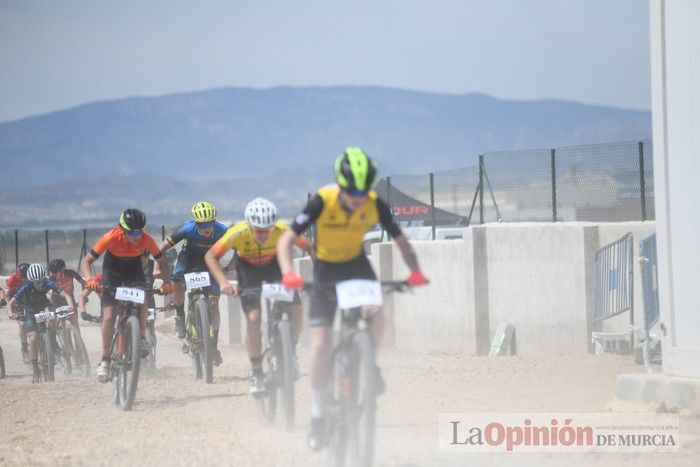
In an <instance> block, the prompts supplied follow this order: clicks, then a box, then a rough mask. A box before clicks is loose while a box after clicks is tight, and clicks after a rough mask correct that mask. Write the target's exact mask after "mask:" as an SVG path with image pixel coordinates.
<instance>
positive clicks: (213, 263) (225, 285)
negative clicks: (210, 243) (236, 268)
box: [204, 248, 238, 295]
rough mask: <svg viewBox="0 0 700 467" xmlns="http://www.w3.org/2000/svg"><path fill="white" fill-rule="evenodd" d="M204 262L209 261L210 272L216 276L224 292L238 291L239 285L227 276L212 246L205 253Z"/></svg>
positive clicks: (215, 278)
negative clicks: (231, 281) (230, 280)
mask: <svg viewBox="0 0 700 467" xmlns="http://www.w3.org/2000/svg"><path fill="white" fill-rule="evenodd" d="M204 262H205V263H207V267H208V268H209V273H210V274H211V275H212V276H214V280H215V281H216V283H217V284H219V287H221V292H222V293H225V294H227V295H228V294H236V293H238V290H237V287H236V286H234V285H233V284H231V283H230V282H229V281H228V277H226V274H225V273H224V269H223V268H222V267H221V264H220V263H219V258H217V257H216V254H215V253H214V251H213V250H212V249H211V248H210V249H209V251H207V253H206V254H205V255H204Z"/></svg>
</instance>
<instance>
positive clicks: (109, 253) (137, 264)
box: [90, 226, 161, 271]
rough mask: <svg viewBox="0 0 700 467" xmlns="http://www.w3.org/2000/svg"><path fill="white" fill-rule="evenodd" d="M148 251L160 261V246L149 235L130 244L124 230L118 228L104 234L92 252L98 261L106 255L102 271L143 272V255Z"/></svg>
mask: <svg viewBox="0 0 700 467" xmlns="http://www.w3.org/2000/svg"><path fill="white" fill-rule="evenodd" d="M145 251H148V252H149V253H151V255H152V256H153V257H154V258H155V259H158V258H160V257H161V253H160V249H159V248H158V244H157V243H156V241H155V240H154V239H153V237H151V236H150V235H149V234H148V233H146V232H143V233H142V234H141V238H140V239H139V241H138V242H137V243H130V242H129V241H128V240H127V239H126V234H125V233H124V230H123V229H122V228H121V227H119V226H116V227H114V228H113V229H112V230H110V231H109V232H107V233H106V234H104V235H103V236H102V237H100V239H99V240H98V241H97V243H95V244H94V245H93V247H92V249H91V250H90V254H91V255H92V256H93V258H95V259H97V258H99V257H100V255H102V253H105V252H106V254H105V259H104V262H103V263H102V269H103V270H104V271H108V270H110V269H114V270H121V271H124V270H134V271H136V270H138V271H141V255H142V254H143V253H144V252H145Z"/></svg>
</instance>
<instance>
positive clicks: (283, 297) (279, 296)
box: [261, 284, 294, 302]
mask: <svg viewBox="0 0 700 467" xmlns="http://www.w3.org/2000/svg"><path fill="white" fill-rule="evenodd" d="M261 295H262V297H263V298H267V299H269V300H279V301H281V302H292V301H294V291H293V290H288V289H286V288H284V286H283V285H282V284H263V285H262V293H261Z"/></svg>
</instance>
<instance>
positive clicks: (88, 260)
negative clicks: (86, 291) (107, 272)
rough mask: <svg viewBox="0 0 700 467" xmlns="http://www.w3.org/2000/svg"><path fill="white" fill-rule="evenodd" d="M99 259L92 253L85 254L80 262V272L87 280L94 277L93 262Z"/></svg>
mask: <svg viewBox="0 0 700 467" xmlns="http://www.w3.org/2000/svg"><path fill="white" fill-rule="evenodd" d="M96 260H97V258H95V257H94V256H92V254H91V253H88V254H87V255H85V258H83V260H82V261H81V262H80V274H81V275H82V276H83V278H84V279H85V280H86V281H89V280H90V279H92V263H94V262H95V261H96Z"/></svg>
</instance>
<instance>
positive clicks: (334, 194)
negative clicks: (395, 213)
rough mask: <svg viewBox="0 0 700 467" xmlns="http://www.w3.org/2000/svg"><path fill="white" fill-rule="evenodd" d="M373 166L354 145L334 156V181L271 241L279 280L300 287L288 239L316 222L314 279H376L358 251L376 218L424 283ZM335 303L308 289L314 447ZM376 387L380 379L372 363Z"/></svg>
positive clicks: (374, 329)
mask: <svg viewBox="0 0 700 467" xmlns="http://www.w3.org/2000/svg"><path fill="white" fill-rule="evenodd" d="M377 173H378V170H377V166H376V165H375V163H374V162H373V161H372V160H371V159H370V158H369V157H367V155H366V154H365V153H364V152H363V151H362V150H361V149H360V148H348V149H346V150H345V152H344V153H343V154H341V155H340V156H338V158H337V159H336V161H335V178H336V182H337V183H336V184H334V185H328V186H325V187H322V188H321V189H319V190H318V192H317V193H316V195H315V196H314V197H313V198H311V199H310V200H309V203H308V204H307V206H306V208H305V209H304V210H303V211H302V212H300V213H299V214H298V215H297V216H296V218H295V219H294V222H293V223H292V225H291V228H290V229H289V230H287V231H286V232H285V233H284V234H282V236H281V237H280V239H279V243H278V245H277V249H278V252H279V253H278V258H279V263H280V268H281V269H282V273H283V274H284V275H283V278H282V283H283V284H284V286H285V287H287V288H288V289H301V288H302V287H303V286H304V281H303V279H302V278H301V277H300V276H299V275H298V274H296V273H295V272H294V269H293V266H292V251H291V249H292V244H293V243H294V241H295V240H296V239H297V238H298V237H299V236H300V235H301V234H302V233H303V232H304V231H305V230H306V229H307V228H308V227H309V226H311V225H315V226H316V241H315V250H316V261H315V262H314V266H313V278H314V282H315V283H323V284H335V283H337V282H340V281H344V280H350V279H371V280H376V275H375V273H374V271H373V270H372V266H371V265H370V263H369V261H368V260H367V257H366V256H365V255H364V253H363V251H362V237H363V235H364V234H365V233H366V232H367V231H368V230H370V229H371V228H372V227H373V226H374V225H375V224H376V223H377V222H380V223H381V224H382V226H383V227H384V229H385V230H386V231H387V232H388V233H389V235H391V236H392V237H393V239H394V241H395V242H396V244H397V246H398V247H399V250H400V251H401V255H402V257H403V260H404V262H405V263H406V265H407V266H408V268H409V269H410V270H411V274H410V276H409V277H408V280H407V282H408V284H409V285H410V286H417V285H424V284H427V283H428V280H427V279H426V278H425V276H424V275H423V273H421V271H420V268H419V266H418V260H417V258H416V255H415V253H414V250H413V247H412V246H411V244H410V243H409V242H408V240H406V238H405V237H404V236H403V234H402V233H401V229H400V228H399V226H398V225H397V224H396V223H395V222H394V220H393V218H392V216H391V212H390V210H389V207H388V206H387V205H386V203H384V202H383V201H382V200H381V199H380V198H379V197H378V196H377V193H376V192H375V191H373V190H372V187H373V186H374V184H375V182H376V181H377ZM336 306H337V302H336V300H335V298H334V295H332V294H328V293H324V292H323V291H318V290H314V291H312V293H311V299H310V310H309V326H310V327H311V328H310V336H309V337H310V350H311V355H310V362H309V364H310V368H309V380H310V383H311V433H310V434H309V438H308V443H309V446H310V447H311V448H312V449H314V450H319V449H321V448H322V447H323V446H324V444H325V431H324V419H323V417H324V413H323V403H324V397H325V385H326V382H327V381H328V363H329V356H330V349H331V325H332V323H333V318H334V315H335V309H336ZM368 308H369V310H368V311H369V313H371V315H372V321H371V333H372V336H373V340H374V343H375V346H377V347H378V346H379V342H380V339H381V336H382V327H383V317H382V313H381V311H382V310H381V307H368ZM377 377H378V378H377V381H378V385H379V387H380V392H381V391H382V390H383V386H384V383H383V380H382V378H381V375H380V373H379V368H377Z"/></svg>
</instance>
